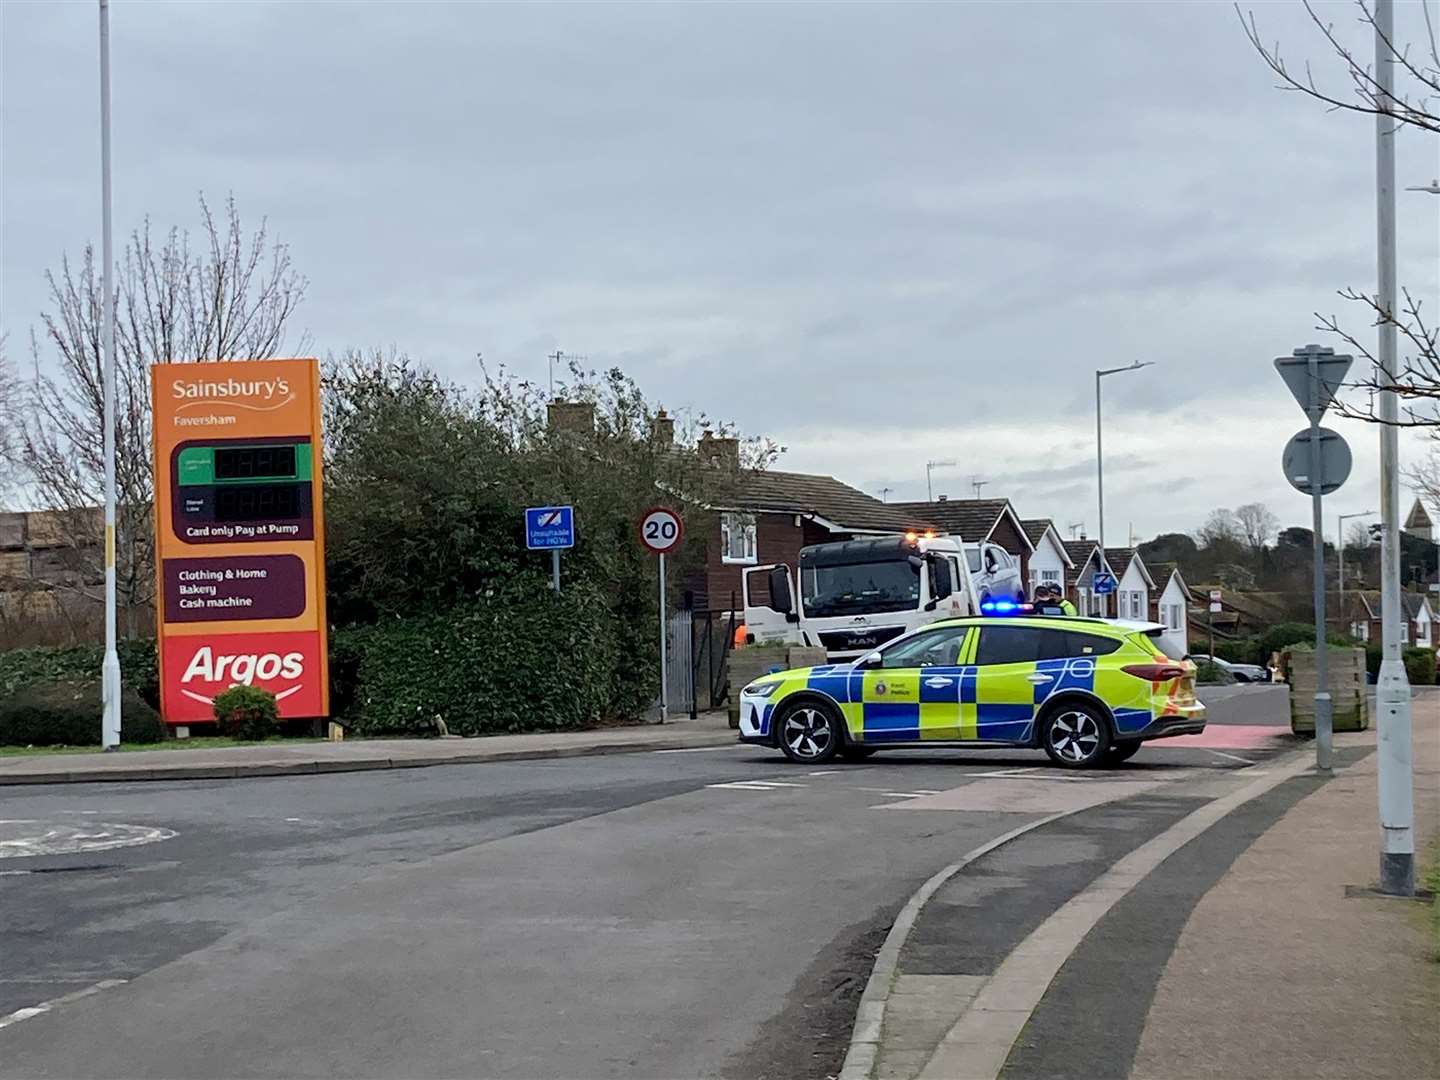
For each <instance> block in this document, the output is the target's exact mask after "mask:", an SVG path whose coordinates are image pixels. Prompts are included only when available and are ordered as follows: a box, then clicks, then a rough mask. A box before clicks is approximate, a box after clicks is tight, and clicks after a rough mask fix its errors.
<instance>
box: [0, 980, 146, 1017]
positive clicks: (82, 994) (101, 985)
mask: <svg viewBox="0 0 1440 1080" xmlns="http://www.w3.org/2000/svg"><path fill="white" fill-rule="evenodd" d="M126 981H127V980H125V979H101V980H100V981H99V982H97V983H96V984H95V985H94V986H87V987H85V989H84V990H76V991H75V992H74V993H71V994H65V995H64V996H62V997H57V998H51V999H50V1000H49V1001H42V1002H41V1003H40V1004H39V1005H30V1006H28V1007H26V1008H24V1009H16V1010H15V1011H14V1012H12V1013H9V1014H7V1015H5V1016H0V1028H7V1027H9V1026H10V1025H11V1024H18V1023H19V1022H20V1021H21V1020H29V1019H30V1018H31V1017H32V1016H39V1015H41V1014H42V1013H47V1012H50V1011H51V1010H53V1009H58V1008H59V1007H60V1006H62V1005H69V1004H70V1003H71V1002H72V1001H79V1000H80V999H81V998H87V997H89V996H90V995H92V994H98V993H100V991H101V990H109V989H110V988H111V987H112V986H123V985H125V983H126Z"/></svg>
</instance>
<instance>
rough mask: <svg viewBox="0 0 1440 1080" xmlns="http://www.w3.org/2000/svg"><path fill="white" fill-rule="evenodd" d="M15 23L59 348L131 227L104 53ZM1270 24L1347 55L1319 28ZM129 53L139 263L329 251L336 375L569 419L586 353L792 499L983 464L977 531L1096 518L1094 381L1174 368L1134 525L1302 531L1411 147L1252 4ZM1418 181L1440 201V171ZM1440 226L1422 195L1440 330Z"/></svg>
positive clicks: (160, 23)
mask: <svg viewBox="0 0 1440 1080" xmlns="http://www.w3.org/2000/svg"><path fill="white" fill-rule="evenodd" d="M1292 7H1293V9H1292ZM1403 7H1404V6H1403V5H1402V8H1403ZM1413 14H1414V13H1413V12H1410V13H1408V14H1407V12H1406V11H1403V10H1402V11H1401V12H1400V13H1399V15H1400V18H1401V20H1402V24H1403V20H1404V19H1406V18H1408V17H1410V15H1413ZM0 19H3V24H4V25H3V29H4V33H3V34H0V50H3V52H0V79H3V84H0V90H3V109H4V114H3V124H0V150H3V170H4V172H3V177H0V179H3V184H0V215H3V266H0V273H3V278H0V281H3V286H4V296H3V300H4V303H3V311H0V320H3V329H7V330H9V331H10V332H11V333H12V335H13V338H12V340H24V337H25V333H26V330H27V328H28V327H29V326H31V325H34V324H35V323H37V322H38V318H39V314H40V312H41V310H42V308H43V305H44V288H43V280H42V273H43V271H44V269H45V268H46V267H47V266H51V265H53V264H54V263H55V262H56V260H57V259H58V256H59V254H60V253H61V252H64V251H71V252H73V251H75V250H77V249H78V248H79V247H80V246H81V245H82V244H83V243H84V242H85V241H86V240H89V239H92V238H93V237H94V236H95V233H96V231H97V227H98V220H97V219H98V210H97V201H98V200H97V195H96V179H97V178H96V158H97V152H96V144H95V124H96V117H95V112H96V108H95V101H96V96H97V95H96V93H95V85H94V18H93V10H91V9H87V8H85V7H84V5H56V4H32V3H15V2H12V3H7V4H4V5H0ZM1263 21H1264V22H1265V24H1266V30H1267V34H1273V35H1276V36H1280V37H1282V38H1284V39H1285V40H1287V41H1293V42H1294V49H1293V50H1292V51H1294V52H1298V51H1300V50H1302V49H1305V48H1313V40H1312V39H1311V37H1310V36H1309V35H1310V34H1311V33H1312V32H1311V31H1310V30H1309V29H1308V21H1307V20H1306V19H1305V18H1304V13H1303V11H1302V10H1300V9H1299V8H1298V6H1286V7H1279V6H1275V5H1271V6H1269V7H1266V8H1265V9H1264V11H1263ZM112 23H113V41H114V82H115V167H116V177H115V200H116V220H117V223H118V225H119V227H120V228H119V231H120V232H122V233H123V232H124V231H126V230H128V228H129V227H131V226H132V225H134V224H137V223H138V222H139V221H140V220H141V218H142V217H143V216H144V215H146V214H149V215H151V216H152V217H153V218H154V219H155V221H156V223H157V224H159V225H162V226H163V225H168V224H169V223H172V222H174V223H179V224H193V223H194V221H195V216H196V215H195V194H196V192H197V191H200V190H202V189H203V190H205V191H207V192H209V193H210V194H212V195H214V196H218V195H220V194H222V193H224V192H226V191H232V190H233V191H234V192H235V194H236V196H237V198H238V200H239V202H240V206H241V209H242V212H243V213H245V214H246V215H248V216H249V217H250V218H251V219H252V220H253V219H257V218H258V217H259V216H261V215H264V216H265V217H267V218H268V220H269V223H270V227H271V229H272V232H273V234H274V235H276V236H278V237H282V238H284V239H285V240H287V241H288V242H289V243H290V244H291V245H292V248H293V253H294V258H295V260H296V264H297V266H298V267H299V268H301V269H302V270H303V272H304V273H305V274H306V275H307V276H308V277H309V278H310V280H311V282H312V285H311V290H310V295H309V298H308V300H307V302H306V304H305V305H304V307H303V308H302V309H301V311H300V314H299V319H300V322H301V324H302V326H303V327H304V328H306V329H308V330H309V331H310V332H311V335H312V337H313V339H314V341H315V342H316V345H317V347H318V348H319V349H320V350H321V351H324V350H327V349H336V350H338V349H341V348H345V347H347V346H352V345H358V346H364V345H373V344H390V343H394V344H395V345H397V346H398V347H400V348H402V349H404V350H405V351H407V352H409V353H410V354H412V355H414V356H417V357H420V358H422V359H424V360H425V361H427V362H429V363H431V364H432V365H435V366H436V367H438V368H439V369H441V370H442V371H443V372H444V373H446V374H448V375H451V376H453V377H455V378H461V379H471V378H474V375H475V356H476V354H477V353H483V355H484V357H485V359H486V362H487V363H491V364H499V363H504V364H506V365H507V366H509V367H510V368H512V369H514V370H517V371H520V372H522V373H524V374H526V375H528V376H529V377H531V378H533V379H535V380H537V381H538V380H543V379H544V378H545V377H546V362H545V359H544V357H545V355H546V354H547V353H549V352H553V351H554V350H555V349H556V348H557V347H558V348H562V349H564V350H565V351H567V352H570V353H573V354H583V355H585V356H587V357H588V358H589V360H590V362H591V363H592V364H594V365H597V366H599V365H608V364H612V363H618V364H620V365H621V366H623V367H624V368H625V369H626V370H627V371H628V372H630V373H631V374H632V375H634V376H635V377H637V378H638V379H639V380H640V382H641V384H642V385H643V386H645V387H646V389H647V390H648V391H649V392H650V393H651V394H653V395H655V396H657V397H659V398H660V399H662V400H663V401H665V402H666V403H667V404H669V405H670V406H671V407H672V408H681V407H687V406H688V407H691V408H694V409H698V410H704V411H706V412H708V413H710V414H712V415H716V416H721V417H728V418H733V419H735V420H737V421H739V422H740V423H741V425H742V426H743V427H744V428H745V429H747V430H749V431H752V432H763V433H766V434H769V435H772V436H774V437H775V438H777V439H778V440H779V441H781V442H782V443H786V444H788V445H790V446H791V447H792V451H791V453H790V454H788V455H787V459H786V464H787V467H792V468H806V469H813V470H815V471H820V472H827V473H833V474H835V475H838V476H840V477H842V478H844V479H847V480H850V481H851V482H854V483H859V484H862V485H864V486H866V487H868V488H870V489H872V490H876V489H878V488H879V487H885V486H891V487H894V488H895V489H896V492H897V497H898V493H904V494H905V495H906V496H907V497H915V496H916V495H917V494H918V495H919V496H921V497H923V494H924V462H925V461H926V460H931V459H935V458H946V457H955V458H957V459H959V460H961V461H962V462H964V464H963V466H962V467H961V468H960V469H958V470H956V471H955V473H954V474H953V475H950V476H948V477H947V478H946V480H947V484H948V485H949V486H950V488H951V491H952V493H953V494H957V495H959V494H965V493H966V492H968V490H969V489H968V487H967V486H966V484H967V483H968V480H969V477H970V476H971V475H972V474H973V475H975V476H977V477H978V478H981V479H988V480H989V481H990V486H989V487H987V488H985V489H984V490H985V492H986V494H1007V495H1010V496H1011V497H1013V498H1014V499H1015V500H1016V502H1017V505H1019V506H1020V507H1021V509H1022V510H1023V511H1024V512H1025V513H1027V514H1036V515H1039V514H1044V515H1052V516H1055V517H1056V519H1057V521H1058V520H1060V519H1061V518H1067V519H1069V520H1072V521H1073V520H1080V519H1081V518H1083V517H1085V516H1087V515H1088V516H1089V517H1091V518H1092V519H1093V517H1094V511H1093V510H1092V509H1090V505H1091V503H1093V485H1092V484H1091V481H1090V476H1091V473H1090V470H1091V468H1092V465H1093V445H1094V412H1093V410H1094V375H1093V372H1094V370H1095V369H1096V368H1097V367H1107V366H1114V365H1116V364H1123V363H1128V362H1129V361H1130V360H1132V359H1135V358H1145V359H1151V360H1154V361H1155V367H1153V368H1147V369H1145V370H1144V371H1142V372H1137V373H1135V374H1127V375H1124V376H1116V377H1114V378H1112V379H1107V380H1106V383H1105V387H1104V393H1105V398H1104V404H1105V415H1106V418H1107V419H1106V445H1107V492H1106V494H1107V505H1113V507H1114V509H1113V513H1114V514H1116V515H1117V517H1116V520H1117V521H1120V520H1126V521H1128V520H1129V519H1130V518H1131V517H1132V516H1133V519H1134V520H1135V522H1136V527H1137V529H1138V528H1142V527H1143V528H1145V529H1162V528H1186V527H1189V526H1191V525H1193V523H1194V522H1196V521H1198V520H1200V519H1202V518H1203V517H1204V515H1205V513H1206V512H1207V511H1208V510H1209V509H1210V508H1212V507H1213V506H1215V505H1231V504H1235V503H1239V502H1246V501H1252V500H1253V499H1266V500H1269V501H1271V502H1272V503H1273V505H1274V506H1275V509H1276V510H1277V512H1280V513H1282V516H1285V515H1287V514H1295V513H1299V514H1303V512H1304V508H1303V505H1299V504H1295V503H1294V502H1293V500H1292V494H1293V493H1291V492H1290V490H1289V488H1288V486H1286V485H1285V483H1284V481H1283V479H1282V478H1280V476H1279V467H1278V456H1279V446H1280V445H1281V444H1283V441H1284V439H1285V438H1287V437H1288V435H1289V434H1290V432H1291V430H1292V429H1293V428H1295V427H1298V426H1299V413H1298V411H1297V410H1296V409H1295V408H1294V406H1293V403H1292V402H1291V401H1290V400H1289V397H1288V394H1286V393H1285V391H1284V389H1283V387H1282V386H1281V385H1280V383H1279V380H1278V379H1277V378H1276V377H1275V376H1274V373H1273V371H1272V370H1271V368H1270V359H1271V358H1272V357H1273V356H1275V355H1278V354H1279V353H1283V352H1288V351H1289V350H1290V349H1292V348H1293V347H1294V346H1295V345H1297V344H1301V343H1303V342H1305V341H1307V340H1313V339H1315V338H1316V337H1317V334H1316V332H1315V331H1314V329H1313V327H1314V323H1315V319H1314V315H1313V313H1314V312H1315V311H1317V310H1320V311H1326V312H1329V311H1335V310H1341V311H1343V310H1344V305H1342V304H1340V303H1339V302H1338V301H1337V299H1336V297H1335V290H1336V289H1338V288H1340V287H1342V286H1344V285H1348V284H1358V285H1361V286H1364V285H1366V284H1367V283H1368V281H1369V280H1370V279H1371V278H1373V276H1374V259H1373V242H1374V222H1373V214H1374V204H1373V195H1372V186H1373V160H1374V158H1373V142H1372V141H1373V125H1371V124H1369V123H1366V122H1364V121H1363V120H1359V119H1354V118H1348V117H1344V116H1332V115H1327V114H1325V113H1324V112H1323V111H1322V110H1319V109H1317V108H1315V107H1313V106H1311V105H1310V104H1309V103H1307V102H1304V101H1302V100H1300V99H1299V98H1297V97H1296V96H1294V95H1284V94H1279V93H1277V92H1275V91H1274V90H1273V88H1272V86H1271V82H1272V80H1271V79H1270V78H1269V77H1268V76H1267V74H1266V73H1265V71H1264V69H1263V67H1262V65H1261V64H1260V63H1259V61H1258V59H1257V58H1256V57H1255V56H1254V55H1253V54H1252V53H1251V51H1250V48H1249V46H1248V44H1247V43H1246V42H1245V40H1244V38H1243V36H1242V35H1241V33H1240V30H1239V27H1238V25H1237V24H1236V22H1235V19H1234V14H1233V12H1232V11H1231V10H1230V9H1229V8H1227V7H1224V6H1223V5H1163V6H1161V5H1155V6H1144V5H1118V4H1117V5H1098V4H1094V5H1045V6H1025V5H833V6H827V7H825V8H823V9H820V8H816V7H814V6H802V5H741V6H734V5H727V6H721V5H711V6H704V5H629V4H599V3H597V4H586V5H484V6H481V5H451V4H418V3H416V4H404V5H400V4H382V3H364V4H358V3H357V4H348V5H344V4H326V5H310V4H279V3H258V2H257V3H247V4H243V5H166V6H161V5H120V6H117V7H115V8H114V9H113V10H112ZM1402 28H1403V27H1402ZM1077 46H1079V47H1077ZM1180 46H1183V47H1180ZM1400 152H1401V168H1402V175H1405V176H1409V175H1411V174H1412V173H1413V174H1414V176H1415V178H1416V182H1423V181H1425V180H1428V179H1429V178H1430V176H1431V175H1432V174H1433V166H1434V144H1433V141H1432V142H1430V143H1423V142H1422V141H1420V140H1418V139H1415V138H1412V137H1410V136H1409V135H1408V134H1407V136H1406V137H1405V138H1404V139H1402V142H1401V148H1400ZM1437 211H1440V200H1435V199H1434V198H1433V197H1426V196H1413V197H1411V199H1410V201H1408V202H1407V201H1404V196H1402V203H1401V221H1402V280H1405V281H1407V282H1410V283H1412V285H1416V286H1417V287H1419V288H1420V290H1421V291H1422V292H1423V291H1424V290H1426V289H1429V290H1432V291H1433V290H1434V289H1435V286H1436V283H1435V280H1434V268H1435V266H1436V264H1437V260H1440V242H1437V228H1436V222H1437ZM1356 321H1357V323H1358V324H1359V325H1361V326H1363V325H1364V323H1365V320H1364V318H1363V315H1361V316H1360V317H1359V318H1357V320H1356ZM1350 430H1351V429H1347V432H1349V431H1350ZM1354 435H1355V441H1356V447H1357V479H1356V480H1352V485H1358V484H1359V483H1360V480H1359V477H1360V474H1361V472H1362V465H1363V463H1364V462H1365V461H1368V460H1369V458H1366V457H1365V454H1366V453H1368V451H1362V449H1361V446H1362V444H1367V445H1368V444H1370V443H1373V442H1374V438H1373V433H1372V432H1370V431H1368V430H1366V429H1358V430H1355V431H1354ZM1408 445H1410V443H1409V442H1407V446H1408ZM1370 456H1371V458H1373V454H1372V455H1370ZM1170 477H1182V478H1186V481H1187V482H1185V483H1181V482H1180V481H1179V480H1176V479H1166V478H1170ZM1367 490H1370V491H1373V485H1372V486H1371V487H1369V488H1367ZM1294 498H1297V499H1298V498H1299V497H1298V496H1294ZM1337 498H1339V496H1337Z"/></svg>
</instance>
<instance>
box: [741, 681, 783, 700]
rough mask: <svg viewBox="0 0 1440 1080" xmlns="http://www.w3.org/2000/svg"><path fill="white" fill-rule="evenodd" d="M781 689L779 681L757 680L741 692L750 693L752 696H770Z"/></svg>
mask: <svg viewBox="0 0 1440 1080" xmlns="http://www.w3.org/2000/svg"><path fill="white" fill-rule="evenodd" d="M779 689H780V684H779V683H778V682H757V683H751V684H750V685H749V686H747V687H745V689H744V690H742V691H741V693H744V694H749V695H750V696H751V697H769V696H770V695H771V694H773V693H775V691H776V690H779Z"/></svg>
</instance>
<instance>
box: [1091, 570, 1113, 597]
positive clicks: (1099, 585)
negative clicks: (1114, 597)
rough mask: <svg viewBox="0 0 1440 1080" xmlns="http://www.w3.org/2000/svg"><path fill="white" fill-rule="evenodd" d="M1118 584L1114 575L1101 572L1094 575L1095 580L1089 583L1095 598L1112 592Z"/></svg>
mask: <svg viewBox="0 0 1440 1080" xmlns="http://www.w3.org/2000/svg"><path fill="white" fill-rule="evenodd" d="M1119 584H1120V583H1119V582H1118V581H1116V580H1115V575H1114V574H1111V573H1109V572H1107V571H1102V572H1100V573H1098V574H1096V575H1095V580H1094V581H1092V582H1091V583H1090V587H1091V588H1092V589H1094V590H1095V595H1096V596H1105V595H1107V594H1108V593H1112V592H1114V591H1115V589H1116V587H1117V586H1118V585H1119Z"/></svg>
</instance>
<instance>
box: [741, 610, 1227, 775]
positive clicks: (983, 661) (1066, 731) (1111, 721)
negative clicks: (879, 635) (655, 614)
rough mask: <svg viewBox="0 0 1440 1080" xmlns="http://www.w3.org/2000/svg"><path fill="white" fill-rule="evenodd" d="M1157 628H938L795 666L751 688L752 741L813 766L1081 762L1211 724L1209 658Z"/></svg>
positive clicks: (1076, 621)
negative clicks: (847, 656) (941, 757)
mask: <svg viewBox="0 0 1440 1080" xmlns="http://www.w3.org/2000/svg"><path fill="white" fill-rule="evenodd" d="M1163 633H1164V628H1163V627H1161V626H1158V625H1156V624H1153V623H1138V622H1118V621H1108V620H1103V619H1087V618H1074V617H1039V616H1033V615H1032V616H1025V617H1019V618H1016V617H995V618H966V619H954V620H950V621H946V622H940V623H934V624H931V625H930V626H926V627H923V628H922V629H919V630H916V631H915V632H913V633H911V634H909V635H907V636H905V637H903V638H899V639H897V640H895V641H893V642H891V643H889V644H888V645H885V646H884V647H883V648H880V649H877V650H875V651H874V652H870V653H867V654H866V655H865V656H862V657H861V658H860V659H859V660H857V661H855V662H854V663H853V664H831V665H825V666H822V667H812V668H798V669H795V670H793V671H781V672H776V673H774V674H771V675H765V676H762V677H761V678H759V679H756V680H755V681H754V682H752V683H751V684H750V685H749V686H747V687H745V689H744V690H743V691H741V694H740V741H741V742H747V743H756V744H759V745H761V746H773V747H778V748H779V749H781V750H783V751H784V752H785V756H786V757H788V758H790V760H791V761H796V762H801V763H804V764H807V765H814V764H818V763H820V762H823V761H828V760H830V759H831V758H832V757H835V756H836V755H837V754H838V755H839V756H841V757H846V758H861V757H866V756H868V755H869V754H871V753H874V751H875V750H877V749H888V748H892V747H903V746H912V747H913V746H917V745H939V744H955V745H969V746H1023V747H1040V748H1042V749H1043V750H1044V751H1045V753H1046V754H1048V755H1049V757H1050V760H1051V761H1053V762H1054V763H1055V764H1057V765H1061V766H1064V767H1067V768H1083V767H1086V766H1097V765H1106V764H1113V763H1116V762H1120V761H1124V760H1125V759H1127V758H1129V757H1130V756H1131V755H1132V754H1134V753H1135V751H1136V750H1138V749H1139V748H1140V744H1141V743H1142V742H1145V741H1147V740H1150V739H1161V738H1166V737H1169V736H1173V735H1193V734H1197V733H1199V732H1201V731H1203V730H1205V707H1204V706H1203V705H1201V704H1200V702H1199V701H1197V700H1196V698H1195V665H1194V664H1192V663H1190V662H1188V661H1183V660H1172V659H1170V658H1169V657H1168V656H1165V655H1164V653H1163V652H1162V651H1161V649H1160V646H1159V645H1157V643H1156V642H1157V639H1158V638H1159V637H1160V636H1161V635H1162V634H1163Z"/></svg>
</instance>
